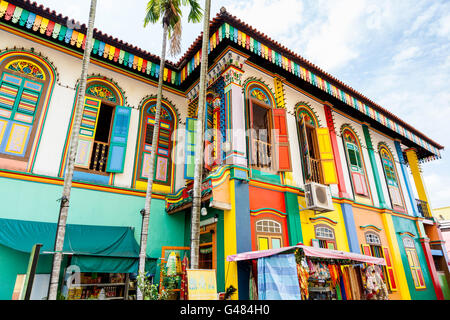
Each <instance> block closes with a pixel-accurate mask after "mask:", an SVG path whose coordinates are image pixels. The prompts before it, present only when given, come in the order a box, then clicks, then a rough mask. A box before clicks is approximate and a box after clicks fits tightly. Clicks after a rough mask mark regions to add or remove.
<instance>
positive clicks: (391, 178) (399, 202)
mask: <svg viewBox="0 0 450 320" xmlns="http://www.w3.org/2000/svg"><path fill="white" fill-rule="evenodd" d="M379 152H380V157H381V163H382V165H383V171H384V177H385V178H386V183H387V186H388V189H389V195H390V198H391V202H392V206H393V207H394V209H400V210H404V204H403V197H402V192H401V190H400V185H399V182H398V176H397V170H396V169H395V163H394V158H393V157H392V154H391V152H390V151H389V149H388V148H387V147H386V146H380V149H379Z"/></svg>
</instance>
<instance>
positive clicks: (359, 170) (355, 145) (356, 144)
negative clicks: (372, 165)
mask: <svg viewBox="0 0 450 320" xmlns="http://www.w3.org/2000/svg"><path fill="white" fill-rule="evenodd" d="M341 132H342V142H343V144H344V150H345V158H346V162H347V168H348V171H349V176H350V182H351V184H352V189H353V193H354V195H355V198H356V197H362V198H364V199H371V193H370V185H369V179H368V176H367V170H366V164H365V162H364V157H363V153H362V149H361V143H360V141H359V139H358V137H357V135H356V133H355V132H354V131H353V130H351V129H350V128H349V127H344V128H343V129H342V130H341ZM346 132H348V133H349V134H350V136H351V137H352V138H353V141H347V140H346V138H345V134H346ZM349 146H350V147H351V148H352V149H353V151H354V152H355V155H356V159H357V160H359V161H360V162H361V163H360V165H361V166H358V165H356V166H354V165H352V164H351V160H350V154H349ZM354 167H356V168H354ZM354 175H357V176H360V177H361V178H364V181H361V182H364V190H365V191H366V193H367V194H364V193H360V192H357V190H356V185H355V184H356V182H355V181H354Z"/></svg>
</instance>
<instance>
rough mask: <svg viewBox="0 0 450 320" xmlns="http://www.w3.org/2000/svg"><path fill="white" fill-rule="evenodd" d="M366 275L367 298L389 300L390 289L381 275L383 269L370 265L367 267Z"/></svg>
mask: <svg viewBox="0 0 450 320" xmlns="http://www.w3.org/2000/svg"><path fill="white" fill-rule="evenodd" d="M377 269H378V270H377ZM365 276H366V284H365V289H366V298H367V299H368V300H388V291H387V287H386V284H385V283H384V281H383V279H382V277H381V270H380V269H379V268H376V267H375V266H373V265H369V266H367V268H366V272H365Z"/></svg>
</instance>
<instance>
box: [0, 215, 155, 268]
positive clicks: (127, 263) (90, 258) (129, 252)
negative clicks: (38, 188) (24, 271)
mask: <svg viewBox="0 0 450 320" xmlns="http://www.w3.org/2000/svg"><path fill="white" fill-rule="evenodd" d="M56 230H57V224H56V223H47V222H35V221H23V220H12V219H0V245H3V246H6V247H9V248H11V249H14V250H17V251H20V252H24V253H30V252H31V250H32V248H33V246H34V245H35V244H42V248H41V254H53V251H54V245H55V236H56ZM63 253H64V254H69V255H73V258H72V262H71V264H72V265H77V266H79V267H80V269H81V272H108V273H136V272H137V271H138V260H139V245H138V244H137V242H136V239H135V238H134V229H133V228H131V227H110V226H89V225H75V224H68V225H67V226H66V234H65V238H64V249H63ZM155 267H156V259H151V258H148V257H147V265H146V271H148V272H150V273H153V274H154V270H155Z"/></svg>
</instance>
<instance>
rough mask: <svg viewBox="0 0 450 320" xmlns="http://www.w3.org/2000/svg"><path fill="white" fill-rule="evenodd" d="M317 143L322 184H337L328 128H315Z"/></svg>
mask: <svg viewBox="0 0 450 320" xmlns="http://www.w3.org/2000/svg"><path fill="white" fill-rule="evenodd" d="M316 135H317V143H318V145H319V153H320V162H321V164H322V173H323V178H324V179H323V180H324V181H323V182H324V183H325V184H337V183H338V178H337V173H336V165H335V163H334V155H333V147H332V146H331V138H330V131H329V130H328V128H316Z"/></svg>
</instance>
